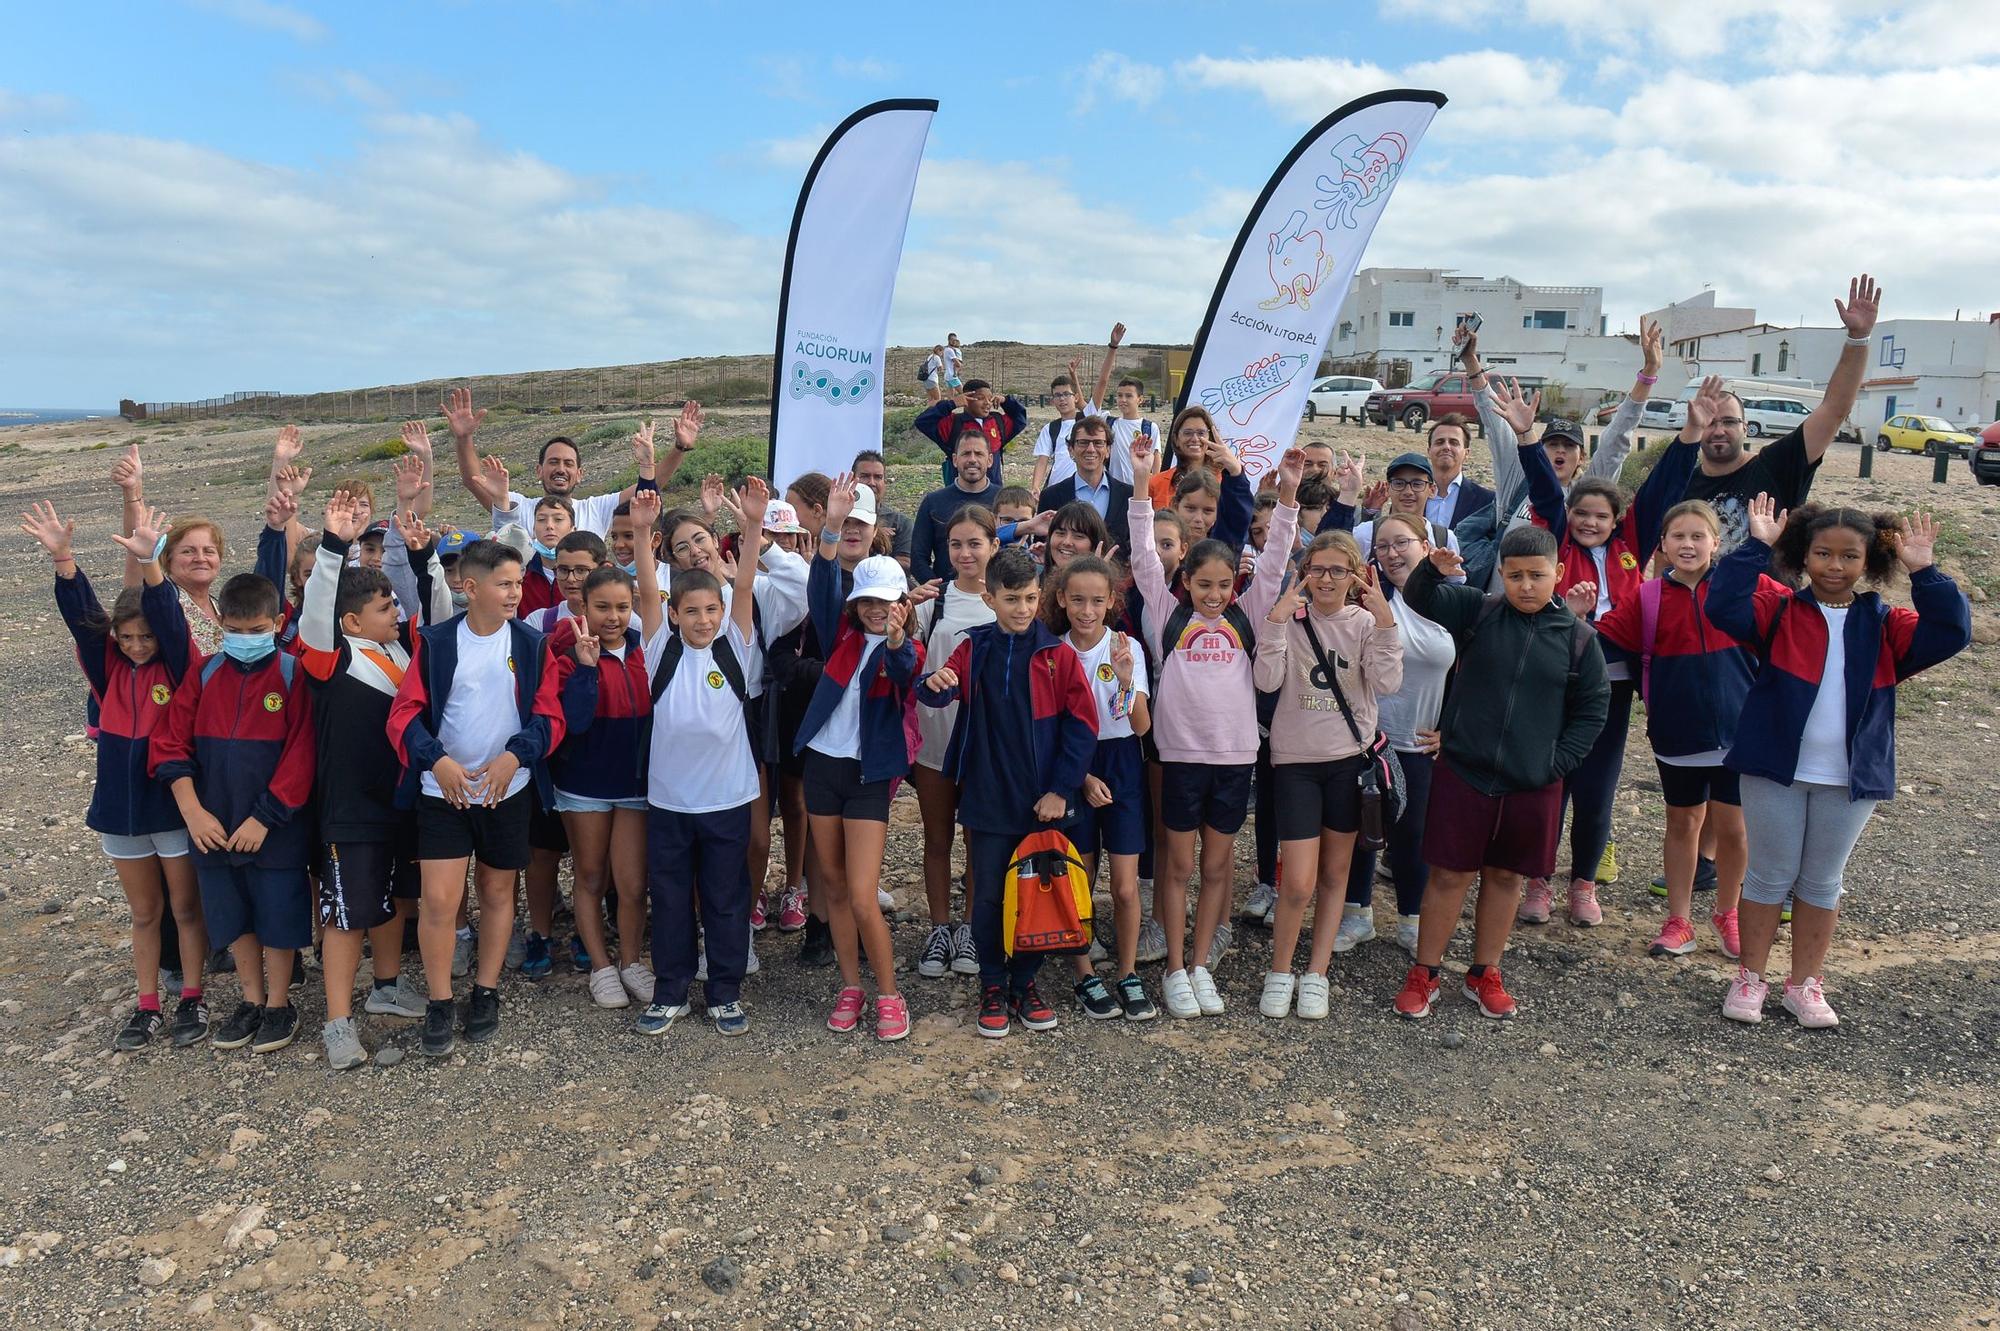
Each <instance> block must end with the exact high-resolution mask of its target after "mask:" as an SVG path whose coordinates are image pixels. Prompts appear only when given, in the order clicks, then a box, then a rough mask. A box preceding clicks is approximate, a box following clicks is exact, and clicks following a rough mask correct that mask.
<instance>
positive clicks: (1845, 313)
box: [1833, 273, 1882, 337]
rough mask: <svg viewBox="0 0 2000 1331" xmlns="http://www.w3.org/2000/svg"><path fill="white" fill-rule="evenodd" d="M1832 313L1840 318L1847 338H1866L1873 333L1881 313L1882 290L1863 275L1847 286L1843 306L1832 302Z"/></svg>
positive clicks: (1868, 277)
mask: <svg viewBox="0 0 2000 1331" xmlns="http://www.w3.org/2000/svg"><path fill="white" fill-rule="evenodd" d="M1833 312H1834V313H1835V314H1837V315H1839V316H1840V322H1841V324H1842V325H1843V326H1845V327H1846V329H1847V335H1848V336H1849V337H1866V336H1868V335H1869V334H1870V333H1872V332H1874V331H1875V320H1876V318H1877V316H1879V315H1880V314H1881V313H1882V288H1880V287H1878V286H1876V285H1875V279H1874V278H1872V277H1870V276H1868V274H1866V273H1863V274H1862V275H1861V276H1859V277H1857V278H1855V279H1853V280H1852V281H1850V282H1849V283H1848V284H1847V301H1846V303H1845V304H1843V303H1842V302H1840V301H1839V300H1836V301H1834V302H1833Z"/></svg>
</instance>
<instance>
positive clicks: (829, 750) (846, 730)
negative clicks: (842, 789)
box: [806, 633, 928, 758]
mask: <svg viewBox="0 0 2000 1331" xmlns="http://www.w3.org/2000/svg"><path fill="white" fill-rule="evenodd" d="M885 641H887V639H886V638H885V637H884V636H883V635H882V634H880V633H870V634H867V635H866V640H865V641H864V642H863V643H862V644H861V664H860V665H859V666H857V667H856V668H855V671H854V678H853V679H850V680H848V681H847V688H846V690H845V691H844V692H842V694H841V695H840V701H839V702H838V703H836V704H834V708H833V715H832V716H829V717H828V718H827V719H826V724H825V725H823V726H821V727H820V728H819V733H818V734H816V735H814V736H813V737H812V743H810V744H808V745H806V747H807V748H809V749H812V750H814V751H815V752H818V753H823V754H825V755H826V756H827V757H829V758H859V757H860V756H861V691H862V690H863V689H864V688H866V687H867V681H868V678H869V671H868V669H867V666H868V663H869V659H870V658H871V657H873V656H874V655H875V649H876V648H877V647H880V646H881V645H882V644H883V643H884V642H885ZM926 710H928V709H926Z"/></svg>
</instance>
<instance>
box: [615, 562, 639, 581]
mask: <svg viewBox="0 0 2000 1331" xmlns="http://www.w3.org/2000/svg"><path fill="white" fill-rule="evenodd" d="M618 569H619V571H620V572H621V573H623V574H624V575H625V576H626V577H628V578H636V577H638V576H639V561H638V560H636V559H635V560H633V561H632V562H631V563H629V564H620V565H619V566H618Z"/></svg>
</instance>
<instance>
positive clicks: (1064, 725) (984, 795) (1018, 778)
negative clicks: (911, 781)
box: [917, 620, 1097, 836]
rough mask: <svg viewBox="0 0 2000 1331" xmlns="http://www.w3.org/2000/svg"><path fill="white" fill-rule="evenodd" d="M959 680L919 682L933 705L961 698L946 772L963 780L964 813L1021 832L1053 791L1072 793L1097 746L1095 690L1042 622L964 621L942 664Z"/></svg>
mask: <svg viewBox="0 0 2000 1331" xmlns="http://www.w3.org/2000/svg"><path fill="white" fill-rule="evenodd" d="M945 665H946V666H947V667H948V668H949V669H950V670H951V672H952V673H953V674H954V675H956V676H958V683H957V684H956V685H954V686H953V687H951V688H949V689H946V690H944V691H943V692H933V691H932V690H930V689H929V688H923V687H920V688H919V689H918V690H917V697H918V698H920V699H921V700H922V701H923V702H924V703H925V704H926V705H927V706H931V707H943V706H946V705H947V704H949V703H952V702H961V703H962V704H963V705H962V706H961V707H960V708H959V709H958V719H957V720H956V721H955V722H953V724H952V729H951V747H950V748H948V749H946V750H945V756H944V770H945V771H946V772H948V773H950V774H951V776H952V778H953V779H954V780H956V781H958V782H960V783H961V785H962V786H963V789H962V791H961V793H960V795H959V801H958V821H959V822H960V823H961V824H963V825H964V826H966V827H968V828H971V829H972V830H973V831H976V832H997V833H1001V834H1003V835H1008V836H1018V835H1020V834H1022V833H1024V832H1027V831H1029V830H1032V829H1033V828H1034V827H1036V826H1037V825H1038V823H1037V820H1036V818H1035V803H1036V801H1037V800H1039V799H1041V797H1042V796H1044V795H1046V794H1049V793H1050V792H1052V791H1053V792H1054V793H1055V794H1058V795H1061V796H1062V797H1063V798H1064V799H1065V800H1070V801H1074V800H1075V799H1076V795H1077V791H1078V790H1080V789H1081V788H1082V786H1083V778H1084V777H1085V776H1087V775H1089V773H1090V760H1091V759H1092V758H1093V757H1095V756H1096V753H1097V695H1096V694H1095V693H1093V692H1092V691H1091V688H1090V682H1089V681H1088V680H1086V679H1085V678H1084V677H1083V665H1082V663H1081V662H1080V661H1078V660H1077V655H1076V650H1075V649H1074V648H1072V647H1071V646H1070V645H1069V644H1068V643H1066V642H1064V641H1063V640H1062V639H1061V638H1058V637H1057V636H1056V635H1055V634H1054V633H1052V632H1050V631H1049V630H1048V628H1047V627H1046V626H1044V625H1043V624H1042V622H1041V621H1040V620H1037V621H1035V623H1034V625H1033V626H1032V627H1031V628H1029V630H1028V631H1027V632H1026V633H1007V632H1005V631H1003V630H1002V629H1001V627H1000V626H999V625H998V624H980V625H976V626H975V627H973V628H970V629H967V630H966V633H965V637H964V639H963V640H962V641H960V643H959V644H958V647H957V649H956V650H955V651H953V652H952V654H951V659H950V660H949V661H946V662H945Z"/></svg>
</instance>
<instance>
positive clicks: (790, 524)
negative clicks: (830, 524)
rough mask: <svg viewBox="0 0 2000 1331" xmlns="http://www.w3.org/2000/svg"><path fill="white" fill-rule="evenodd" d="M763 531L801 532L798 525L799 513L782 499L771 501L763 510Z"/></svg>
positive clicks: (802, 529) (802, 528)
mask: <svg viewBox="0 0 2000 1331" xmlns="http://www.w3.org/2000/svg"><path fill="white" fill-rule="evenodd" d="M764 530H765V531H768V532H802V531H804V530H805V528H804V527H801V526H800V525H799V511H798V510H797V509H796V508H793V507H792V506H791V505H790V504H789V503H787V502H785V501H784V500H782V499H773V500H772V501H771V502H770V503H769V504H768V505H766V506H765V508H764Z"/></svg>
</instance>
